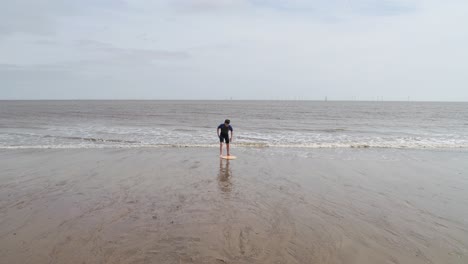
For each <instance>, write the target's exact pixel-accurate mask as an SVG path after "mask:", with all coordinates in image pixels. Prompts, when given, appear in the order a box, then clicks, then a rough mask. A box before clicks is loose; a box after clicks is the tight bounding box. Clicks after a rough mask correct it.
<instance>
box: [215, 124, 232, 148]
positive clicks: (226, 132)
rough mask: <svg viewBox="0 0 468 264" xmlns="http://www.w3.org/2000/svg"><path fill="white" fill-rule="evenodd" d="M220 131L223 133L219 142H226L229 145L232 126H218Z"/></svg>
mask: <svg viewBox="0 0 468 264" xmlns="http://www.w3.org/2000/svg"><path fill="white" fill-rule="evenodd" d="M218 129H221V133H220V134H219V142H224V141H226V144H229V130H231V131H232V126H231V125H228V126H226V125H224V124H221V125H219V126H218Z"/></svg>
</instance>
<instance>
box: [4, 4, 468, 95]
mask: <svg viewBox="0 0 468 264" xmlns="http://www.w3.org/2000/svg"><path fill="white" fill-rule="evenodd" d="M466 14H468V1H467V0H447V1H440V0H437V1H436V0H167V1H166V0H80V1H77V0H14V1H13V0H12V1H7V0H4V1H0V99H228V98H232V99H275V100H276V99H311V100H322V99H323V98H325V97H326V96H327V97H328V99H331V100H333V99H339V100H381V99H382V98H383V99H384V100H407V98H408V97H409V98H410V100H436V101H468V48H467V47H468V16H467V15H466Z"/></svg>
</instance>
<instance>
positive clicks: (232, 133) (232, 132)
mask: <svg viewBox="0 0 468 264" xmlns="http://www.w3.org/2000/svg"><path fill="white" fill-rule="evenodd" d="M233 135H234V131H232V130H231V137H230V138H229V141H232V137H233Z"/></svg>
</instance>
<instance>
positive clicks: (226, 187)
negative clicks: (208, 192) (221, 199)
mask: <svg viewBox="0 0 468 264" xmlns="http://www.w3.org/2000/svg"><path fill="white" fill-rule="evenodd" d="M231 177H232V171H231V168H230V167H229V160H224V159H219V174H218V185H219V189H220V190H221V191H222V192H223V193H230V192H231V190H232V182H231Z"/></svg>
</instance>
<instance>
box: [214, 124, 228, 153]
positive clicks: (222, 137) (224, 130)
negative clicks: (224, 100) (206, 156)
mask: <svg viewBox="0 0 468 264" xmlns="http://www.w3.org/2000/svg"><path fill="white" fill-rule="evenodd" d="M229 123H231V121H230V120H229V119H226V120H224V124H221V125H219V126H218V129H217V130H216V132H217V133H218V137H219V155H220V156H222V155H223V142H224V141H226V151H227V155H228V156H229V155H230V154H229V142H231V141H232V126H231V125H230V124H229ZM229 131H231V136H229ZM220 132H221V133H220Z"/></svg>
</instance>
